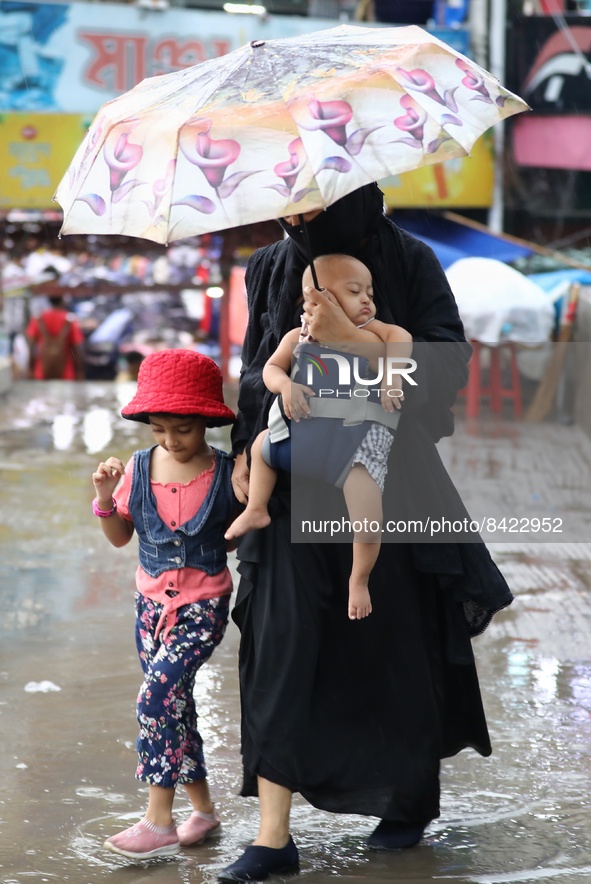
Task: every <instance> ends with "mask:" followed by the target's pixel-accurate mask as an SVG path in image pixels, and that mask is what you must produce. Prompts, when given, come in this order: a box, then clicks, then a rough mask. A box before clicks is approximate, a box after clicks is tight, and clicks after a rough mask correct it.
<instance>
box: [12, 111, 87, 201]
mask: <svg viewBox="0 0 591 884" xmlns="http://www.w3.org/2000/svg"><path fill="white" fill-rule="evenodd" d="M91 119H92V117H90V116H87V115H85V114H84V115H83V114H51V113H47V114H34V113H31V114H29V113H25V114H4V115H2V116H0V168H1V169H2V177H1V179H0V209H58V208H59V207H58V206H57V204H56V203H53V202H52V201H51V198H52V196H53V194H54V193H55V189H56V187H57V185H58V183H59V181H60V179H61V178H62V176H63V174H64V172H65V171H66V169H67V168H68V165H69V164H70V162H71V160H72V157H73V156H74V153H75V152H76V149H77V147H78V145H79V144H80V142H81V141H82V138H83V137H84V133H85V132H86V129H87V128H88V126H89V125H90V122H91Z"/></svg>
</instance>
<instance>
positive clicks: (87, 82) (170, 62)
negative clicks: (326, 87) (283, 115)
mask: <svg viewBox="0 0 591 884" xmlns="http://www.w3.org/2000/svg"><path fill="white" fill-rule="evenodd" d="M337 24H338V22H337V21H335V20H334V19H318V18H309V17H307V16H297V15H281V16H273V15H268V16H265V17H262V18H261V17H260V16H256V15H232V14H227V13H224V12H209V11H203V10H195V9H182V8H179V7H176V8H175V7H173V8H168V9H165V10H157V9H146V8H142V7H139V6H138V5H135V4H129V5H127V4H123V3H33V2H27V3H23V2H11V0H3V2H2V3H0V111H51V112H61V113H83V114H85V113H96V111H98V109H99V108H100V107H101V105H102V104H104V103H105V102H106V101H109V100H110V99H112V98H115V97H116V96H118V95H120V94H121V93H122V92H125V91H126V90H128V89H131V88H132V87H133V86H135V85H136V83H138V82H139V81H140V80H142V79H144V77H152V76H156V75H158V74H163V73H167V72H169V71H176V70H179V69H181V68H185V67H188V66H190V65H193V64H197V63H199V62H201V61H204V60H206V59H208V58H214V57H216V56H219V55H224V54H226V53H228V52H231V51H232V50H234V49H238V48H239V47H240V46H243V45H244V44H246V43H248V42H249V41H250V40H255V39H257V40H265V39H267V40H270V39H275V38H282V37H291V36H297V35H299V34H305V33H309V32H311V31H315V30H321V29H325V28H331V27H334V26H335V25H337ZM354 24H357V23H354ZM369 26H370V27H381V26H382V25H378V24H376V23H371V24H370V25H369ZM430 30H431V32H432V33H433V34H435V36H437V37H439V38H440V39H441V40H444V41H445V42H447V43H449V44H450V45H451V46H452V47H453V48H454V49H456V50H458V51H459V52H462V53H464V54H467V51H468V33H467V31H465V30H462V29H452V28H433V29H430Z"/></svg>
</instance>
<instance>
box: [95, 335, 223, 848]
mask: <svg viewBox="0 0 591 884" xmlns="http://www.w3.org/2000/svg"><path fill="white" fill-rule="evenodd" d="M121 414H122V416H123V417H125V418H128V419H129V420H135V421H141V422H143V423H146V424H149V425H150V427H151V429H152V433H153V434H154V438H155V440H156V445H154V446H152V447H151V448H147V449H144V450H142V451H136V452H135V454H134V455H133V456H132V458H131V459H130V461H129V463H127V464H126V465H124V464H123V463H122V461H120V460H119V459H118V458H117V457H109V458H107V460H106V461H105V462H104V463H100V464H99V465H98V467H97V469H96V472H94V473H93V474H92V481H93V484H94V487H95V490H96V498H95V500H94V502H93V512H94V514H95V515H96V516H98V517H99V522H100V525H101V528H102V530H103V534H104V535H105V537H106V538H107V540H108V541H109V542H110V543H112V544H113V546H116V547H120V546H124V545H125V544H126V543H129V541H130V540H131V537H132V535H133V532H134V529H135V531H136V532H137V535H138V540H139V567H138V569H137V572H136V586H137V592H136V596H135V608H136V644H137V648H138V652H139V657H140V663H141V666H142V669H143V673H144V682H143V684H142V686H141V688H140V692H139V696H138V705H137V717H138V722H139V726H140V732H139V737H138V741H137V748H138V765H137V770H136V777H137V778H138V779H139V780H142V781H143V782H146V783H148V784H149V800H148V808H147V810H146V814H145V816H144V818H143V819H142V820H140V822H139V823H137V824H136V825H134V826H131V828H129V829H126V830H125V831H123V832H119V833H118V834H116V835H113V836H112V837H111V838H108V839H107V841H105V847H107V848H108V849H109V850H112V851H114V852H115V853H120V854H122V855H123V856H127V857H130V858H132V859H148V858H151V857H158V856H170V855H172V854H175V853H178V852H179V850H180V848H181V846H188V845H191V844H198V843H199V842H201V841H203V839H204V838H205V837H206V836H207V835H208V834H209V833H210V832H212V831H213V830H214V829H216V828H217V827H218V826H219V825H220V820H219V817H218V815H217V813H216V811H215V809H214V806H213V804H212V801H211V798H210V794H209V789H208V785H207V779H206V777H207V773H206V769H205V764H204V759H203V744H202V739H201V737H200V735H199V731H198V730H197V712H196V709H195V701H194V698H193V686H194V682H195V675H196V673H197V670H198V669H199V667H200V666H201V665H202V664H203V663H205V661H206V660H208V659H209V657H210V656H211V654H212V652H213V650H214V648H215V647H216V646H217V645H218V644H219V643H220V642H221V640H222V638H223V635H224V631H225V628H226V624H227V620H228V607H229V601H230V594H231V592H232V580H231V576H230V572H229V571H228V568H227V565H226V541H225V540H224V530H225V529H226V527H227V525H228V523H229V521H230V519H231V518H232V514H233V512H234V507H235V498H234V494H233V491H232V486H231V484H230V477H231V473H232V467H233V461H232V458H231V457H230V455H228V454H226V453H225V452H223V451H219V450H218V449H216V448H212V447H211V446H210V445H208V443H207V441H206V438H205V430H206V427H217V426H222V425H224V424H230V423H232V422H233V421H234V420H235V415H234V413H233V412H232V411H231V410H230V409H229V408H227V407H226V405H225V404H224V399H223V392H222V376H221V372H220V370H219V368H218V367H217V365H216V364H215V363H214V362H213V361H212V360H211V359H209V358H207V357H206V356H202V355H201V354H199V353H195V352H193V351H191V350H163V351H159V352H157V353H153V354H152V355H150V356H148V357H147V358H146V359H145V360H144V361H143V362H142V365H141V367H140V371H139V377H138V386H137V392H136V395H135V396H134V398H133V399H132V401H131V402H130V403H129V405H128V406H127V407H126V408H124V409H123V410H122V412H121ZM120 480H121V481H120ZM178 783H182V784H183V785H184V787H185V789H186V791H187V795H188V797H189V799H190V802H191V804H192V806H193V812H192V814H191V816H190V817H189V818H188V820H187V821H186V822H184V823H182V825H180V826H178V828H177V826H176V825H175V822H174V820H173V817H172V804H173V799H174V794H175V788H176V786H177V784H178Z"/></svg>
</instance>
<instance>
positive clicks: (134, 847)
mask: <svg viewBox="0 0 591 884" xmlns="http://www.w3.org/2000/svg"><path fill="white" fill-rule="evenodd" d="M103 846H104V847H106V848H107V849H108V850H112V851H113V853H120V854H121V855H122V856H128V857H129V858H130V859H152V858H153V857H156V856H174V855H175V854H176V853H178V852H179V850H180V849H181V845H180V842H179V836H178V834H177V828H176V826H175V824H174V823H173V824H172V826H167V827H164V826H156V825H154V823H151V822H150V821H149V820H147V819H145V818H144V819H143V820H140V821H139V823H136V824H135V826H131V828H129V829H125V831H123V832H118V833H117V834H116V835H112V836H111V837H110V838H107V840H106V841H105V843H104V845H103Z"/></svg>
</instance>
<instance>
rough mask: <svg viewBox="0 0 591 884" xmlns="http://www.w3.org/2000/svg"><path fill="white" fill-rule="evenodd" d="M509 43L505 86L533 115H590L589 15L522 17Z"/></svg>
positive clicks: (514, 28) (590, 60) (518, 20)
mask: <svg viewBox="0 0 591 884" xmlns="http://www.w3.org/2000/svg"><path fill="white" fill-rule="evenodd" d="M510 41H511V42H510V51H509V53H508V58H509V60H510V64H509V70H508V75H509V78H510V81H509V82H508V83H507V86H508V87H509V89H511V90H513V92H516V93H517V94H518V95H521V97H522V98H523V99H525V101H527V103H528V104H529V105H530V107H531V109H532V111H534V113H536V114H553V115H554V114H569V113H570V114H575V113H578V114H589V113H591V88H589V87H590V81H591V76H590V71H591V64H590V62H591V18H587V17H585V16H581V15H571V16H568V15H567V16H564V17H563V16H560V21H558V17H557V16H550V15H547V16H523V17H520V18H516V19H515V20H514V21H513V23H512V27H511V30H510Z"/></svg>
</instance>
